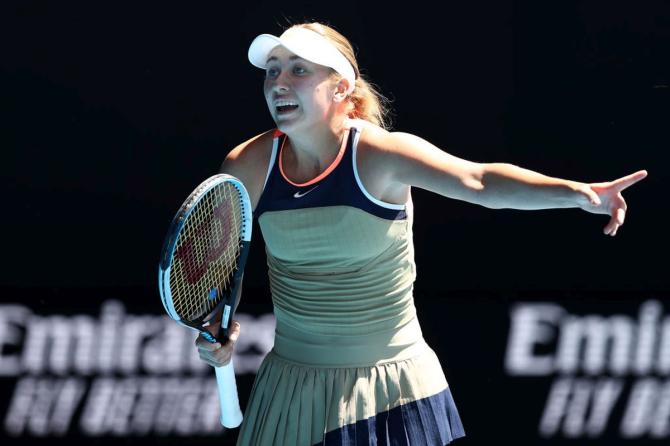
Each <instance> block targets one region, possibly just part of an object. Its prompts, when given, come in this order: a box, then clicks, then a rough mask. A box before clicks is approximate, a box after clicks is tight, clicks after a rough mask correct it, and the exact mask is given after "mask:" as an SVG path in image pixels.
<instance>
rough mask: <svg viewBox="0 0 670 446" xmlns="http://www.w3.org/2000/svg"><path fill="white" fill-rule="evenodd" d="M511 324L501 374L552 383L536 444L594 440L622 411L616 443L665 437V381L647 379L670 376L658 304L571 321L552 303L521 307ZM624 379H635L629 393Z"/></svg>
mask: <svg viewBox="0 0 670 446" xmlns="http://www.w3.org/2000/svg"><path fill="white" fill-rule="evenodd" d="M510 320H511V324H510V333H509V338H508V343H507V350H506V353H505V369H506V371H507V373H508V374H509V375H511V376H515V377H524V376H533V377H537V376H552V375H558V376H557V377H556V378H555V380H554V382H553V384H552V386H551V389H550V390H549V394H548V397H547V401H546V404H545V407H544V411H543V412H542V416H541V419H540V424H539V433H540V435H541V436H543V437H552V436H556V435H562V436H564V437H566V438H579V437H590V438H596V437H599V436H601V435H602V434H603V433H604V432H605V430H606V429H607V427H608V425H609V423H610V419H611V417H612V414H613V411H614V408H615V406H616V405H617V404H621V406H622V407H623V408H624V409H625V410H624V413H623V417H622V419H621V422H620V432H621V435H622V437H624V438H641V437H644V436H648V437H649V438H652V439H661V438H668V437H670V380H666V381H662V380H660V379H658V378H657V377H650V375H661V376H667V375H668V374H670V316H666V317H663V307H662V305H661V303H660V302H659V301H656V300H649V301H646V302H643V303H642V304H641V306H640V308H639V311H638V314H637V317H632V316H629V315H625V314H616V315H610V316H603V315H598V314H588V315H574V314H569V313H568V312H567V311H566V310H565V309H564V308H563V307H561V306H560V305H558V304H557V303H553V302H538V303H519V304H516V305H515V306H514V307H513V308H512V310H511V318H510ZM625 376H630V377H637V379H635V380H632V384H631V385H630V386H628V385H627V382H626V381H625V380H624V377H625ZM629 382H631V381H630V380H629ZM629 387H630V391H628V388H629Z"/></svg>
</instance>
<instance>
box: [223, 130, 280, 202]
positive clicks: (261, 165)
mask: <svg viewBox="0 0 670 446" xmlns="http://www.w3.org/2000/svg"><path fill="white" fill-rule="evenodd" d="M273 139H274V129H272V130H268V131H266V132H263V133H261V134H259V135H256V136H254V137H253V138H250V139H248V140H247V141H244V142H243V143H241V144H239V145H238V146H236V147H235V148H234V149H233V150H231V151H230V152H229V153H228V155H227V156H226V158H225V159H224V161H223V163H222V164H221V169H220V172H221V173H226V174H228V175H232V176H234V177H236V178H238V179H239V180H240V181H242V183H243V184H244V186H245V187H246V188H247V190H248V191H249V195H250V198H251V201H252V205H253V206H254V207H255V206H256V203H257V202H258V199H259V198H260V195H261V193H262V192H263V183H264V182H265V175H266V173H267V169H268V164H269V162H270V156H271V154H272V143H273Z"/></svg>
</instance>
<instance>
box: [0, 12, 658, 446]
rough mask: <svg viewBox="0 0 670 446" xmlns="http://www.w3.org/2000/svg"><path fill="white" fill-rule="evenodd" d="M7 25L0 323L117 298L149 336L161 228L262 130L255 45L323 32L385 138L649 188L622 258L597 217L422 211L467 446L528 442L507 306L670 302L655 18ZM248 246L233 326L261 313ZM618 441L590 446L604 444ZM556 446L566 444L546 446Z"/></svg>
mask: <svg viewBox="0 0 670 446" xmlns="http://www.w3.org/2000/svg"><path fill="white" fill-rule="evenodd" d="M0 8H1V9H0V41H2V44H1V46H0V86H1V87H0V113H2V116H1V117H2V119H1V120H0V147H2V151H3V153H4V154H5V158H4V162H3V163H2V168H1V169H0V172H1V173H0V175H1V178H2V180H1V181H2V183H1V184H2V188H3V191H4V193H3V197H4V199H5V211H4V212H3V218H2V220H1V221H2V227H1V230H2V233H3V235H4V237H3V239H2V240H3V244H2V245H3V246H2V251H3V254H4V256H3V263H2V268H1V269H0V291H1V292H2V296H0V298H1V299H2V301H3V302H18V301H20V302H21V303H22V304H25V305H28V306H30V307H31V308H32V309H33V310H34V311H35V312H37V313H49V312H50V311H59V312H61V313H63V312H64V313H67V312H73V313H74V312H77V311H79V309H81V308H83V309H84V310H87V309H90V307H91V304H90V302H87V301H86V296H87V295H97V296H109V295H115V296H117V297H118V296H125V299H126V301H127V305H128V307H129V308H131V309H133V310H134V311H148V312H154V313H156V314H158V313H160V312H161V311H162V309H161V307H160V304H159V300H158V299H159V298H158V292H157V290H156V276H157V260H158V254H159V251H160V248H161V244H162V240H163V236H164V235H165V231H166V230H167V227H168V225H169V222H170V220H171V218H172V215H173V213H174V212H175V211H176V209H177V208H178V207H179V205H180V204H181V202H182V201H183V199H184V198H185V197H186V195H188V193H189V192H190V191H191V189H193V187H194V186H196V185H197V184H198V183H199V182H200V181H201V180H203V179H204V178H206V177H208V176H210V175H212V174H214V173H216V172H217V169H218V167H219V165H220V163H221V161H222V160H223V158H224V157H225V155H226V154H227V152H228V151H229V150H230V149H231V148H232V147H234V146H235V145H237V144H239V143H240V142H242V141H244V140H246V139H248V138H250V137H251V136H254V135H256V134H258V133H261V132H263V131H265V130H267V129H269V128H271V127H272V126H273V123H272V120H271V118H270V115H269V113H268V111H267V109H266V106H265V102H264V99H263V95H262V85H261V84H262V76H263V73H262V71H261V70H258V69H256V68H254V67H253V66H251V65H250V64H249V63H248V62H247V59H246V52H247V49H248V45H249V43H250V42H251V40H252V39H253V38H254V37H255V36H256V35H258V34H260V33H272V34H275V35H278V34H279V33H281V31H282V29H283V28H284V27H285V26H286V25H287V24H288V23H294V22H303V21H312V20H317V21H321V22H325V23H328V24H331V25H332V26H334V27H335V28H336V29H338V30H339V31H340V32H342V33H343V34H344V35H345V36H347V37H348V38H349V39H350V40H351V41H352V43H353V44H354V46H355V48H356V49H357V53H358V60H359V65H360V67H361V68H362V71H363V73H364V74H366V75H367V76H368V77H369V78H370V79H371V80H372V81H373V82H374V83H375V84H377V85H378V86H379V87H380V89H381V91H382V92H383V93H384V94H385V95H386V96H387V97H389V98H390V99H391V100H392V105H393V108H394V111H395V113H394V120H393V121H394V129H396V130H398V131H405V132H410V133H414V134H417V135H419V136H421V137H423V138H425V139H427V140H429V141H431V142H432V143H434V144H435V145H437V146H439V147H441V148H443V149H444V150H446V151H448V152H450V153H452V154H454V155H457V156H460V157H463V158H466V159H470V160H473V161H480V162H493V161H496V162H498V161H500V162H510V163H513V164H517V165H520V166H523V167H527V168H530V169H533V170H537V171H540V172H542V173H545V174H548V175H552V176H558V177H563V178H569V179H573V180H579V181H585V182H596V181H606V180H612V179H615V178H618V177H620V176H623V175H626V174H629V173H632V172H633V171H636V170H638V169H643V168H644V169H647V170H648V171H649V177H648V178H647V179H646V180H644V181H643V182H641V183H639V184H637V185H636V186H634V187H632V188H631V189H629V190H627V191H626V192H625V193H624V195H625V197H626V199H627V202H628V205H629V212H628V214H627V219H626V224H625V225H624V226H623V227H622V228H621V229H620V230H619V233H618V235H617V236H616V237H614V238H611V237H608V236H604V235H603V234H602V228H603V227H604V225H605V224H606V223H607V217H605V216H602V215H591V214H586V213H584V212H582V211H579V210H576V209H571V210H547V211H537V212H524V211H514V210H495V211H494V210H489V209H485V208H480V207H476V206H473V205H470V204H467V203H462V202H457V201H454V200H448V199H443V198H440V197H438V196H436V195H434V194H431V193H428V192H424V191H421V190H415V191H414V194H413V196H414V201H415V208H416V210H415V216H416V218H415V226H414V231H415V243H416V261H417V266H418V273H419V276H418V280H417V282H416V287H415V291H416V292H415V295H416V304H417V307H418V310H419V312H420V316H421V317H422V321H423V323H424V331H425V333H426V337H427V338H428V340H429V342H430V343H431V345H433V346H434V348H435V350H436V351H438V353H439V355H440V357H441V359H442V360H443V364H444V365H445V371H446V373H447V377H448V379H449V380H450V383H451V384H452V391H453V393H454V396H455V398H456V401H457V403H458V405H459V408H460V410H461V414H462V416H463V418H464V421H465V424H466V430H467V431H468V435H469V436H468V438H467V439H465V440H461V441H463V444H468V443H469V444H491V442H493V441H494V440H499V439H500V438H501V435H503V436H506V435H510V434H511V433H512V432H513V434H514V435H517V436H519V437H521V438H525V439H527V440H530V441H532V442H539V441H540V440H537V438H536V437H537V424H538V422H537V419H538V418H539V414H538V413H537V410H535V411H533V410H530V409H529V410H526V411H523V410H520V411H519V412H518V413H516V412H515V411H510V410H509V405H510V404H512V402H513V401H518V400H517V399H518V398H527V399H526V400H521V401H524V403H521V405H524V404H526V403H529V402H531V403H532V401H534V400H533V398H534V395H532V392H529V394H527V395H525V396H523V397H521V396H519V395H518V394H516V393H515V392H516V391H515V390H514V389H513V388H510V387H509V383H508V382H506V381H505V380H506V379H507V378H505V376H504V375H503V372H502V359H501V358H502V355H503V350H504V348H505V331H506V329H507V325H508V319H507V316H508V307H509V305H510V304H511V303H513V302H515V301H519V300H524V301H527V300H554V301H557V302H561V303H562V304H564V305H566V306H568V307H569V308H571V309H572V310H573V311H576V312H589V311H600V312H604V313H611V312H614V311H615V309H618V308H620V307H625V306H626V305H629V307H627V308H631V309H633V310H631V311H633V312H634V311H635V309H636V308H637V305H638V304H639V302H641V301H642V300H644V299H648V298H652V297H653V298H656V299H660V300H662V301H667V296H668V291H669V290H670V281H669V278H668V274H667V263H666V258H667V254H666V253H667V248H668V239H669V238H668V235H667V232H666V231H667V229H666V228H667V221H668V210H667V205H666V203H665V202H664V201H663V198H662V197H663V196H665V195H664V193H665V191H666V190H667V188H666V186H665V184H666V178H667V173H666V170H665V165H666V163H667V161H668V153H667V149H668V148H669V147H670V146H669V142H670V138H669V136H668V123H670V57H669V55H670V4H669V3H668V2H665V1H660V0H656V1H644V2H642V1H641V2H636V3H634V2H609V1H561V2H533V1H507V0H505V1H472V2H435V3H429V2H421V1H413V2H403V3H398V4H393V5H392V4H391V3H387V2H379V3H373V2H356V1H350V2H341V3H335V2H324V3H319V4H318V5H317V4H312V3H310V2H299V1H290V2H276V1H275V2H254V1H251V2H241V3H225V4H224V3H223V2H192V3H188V4H187V3H178V4H176V3H175V4H172V3H159V2H156V3H146V2H133V3H100V2H83V1H73V2H51V3H46V2H45V3H40V2H10V3H3V5H2V6H0ZM254 229H255V233H254V236H255V243H254V244H253V245H252V253H251V257H250V260H249V264H248V267H247V271H246V275H245V289H246V295H245V301H244V303H243V304H242V305H243V306H244V305H245V304H246V305H248V309H250V311H251V312H264V311H270V310H271V303H270V300H269V294H268V291H267V279H266V277H265V274H266V272H265V263H264V262H265V259H264V254H263V245H262V242H261V236H260V231H258V227H257V226H256V227H255V228H254ZM610 304H612V305H613V306H612V307H608V305H610ZM243 306H242V307H241V310H244V307H243ZM545 387H546V386H545ZM530 388H531V389H532V387H530ZM520 391H521V392H527V391H528V390H527V389H526V390H524V389H521V390H520ZM244 392H245V391H244V390H242V394H243V396H244ZM545 393H546V392H545ZM537 399H538V401H539V402H537V404H536V406H538V407H539V410H541V408H542V404H543V399H544V396H543V395H540V396H539V397H537ZM514 404H517V403H514ZM530 405H532V404H530ZM524 416H525V417H526V418H524ZM607 435H609V436H606V437H603V438H602V439H601V440H602V441H603V442H604V443H602V444H614V442H616V441H617V437H616V431H614V432H611V433H608V434H607ZM128 441H130V440H128ZM194 441H195V440H194ZM552 442H554V443H555V444H559V443H560V442H561V440H560V439H553V440H543V444H552ZM561 444H562V443H561Z"/></svg>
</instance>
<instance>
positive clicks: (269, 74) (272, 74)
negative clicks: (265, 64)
mask: <svg viewBox="0 0 670 446" xmlns="http://www.w3.org/2000/svg"><path fill="white" fill-rule="evenodd" d="M277 75H279V70H278V69H277V68H268V69H267V71H266V72H265V77H269V78H275V77H277Z"/></svg>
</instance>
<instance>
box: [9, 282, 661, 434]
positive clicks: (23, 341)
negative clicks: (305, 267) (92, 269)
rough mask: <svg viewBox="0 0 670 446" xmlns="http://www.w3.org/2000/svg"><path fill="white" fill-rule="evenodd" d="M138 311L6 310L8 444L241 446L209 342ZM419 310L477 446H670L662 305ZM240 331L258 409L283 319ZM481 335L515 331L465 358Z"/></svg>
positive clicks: (266, 318)
mask: <svg viewBox="0 0 670 446" xmlns="http://www.w3.org/2000/svg"><path fill="white" fill-rule="evenodd" d="M13 292H14V293H16V290H14V291H13ZM83 294H86V293H82V292H81V291H79V292H77V293H75V295H76V296H77V298H78V299H82V296H83ZM91 294H93V293H91ZM28 295H30V293H28ZM3 297H5V298H7V297H10V296H8V295H7V294H5V295H4V296H3ZM15 297H18V296H15ZM132 297H133V296H125V299H124V296H119V298H118V299H111V298H109V299H102V300H99V301H97V305H96V306H92V305H84V306H81V308H82V310H81V311H78V312H74V311H72V308H70V309H68V311H67V312H66V311H55V310H51V311H44V310H42V311H40V309H39V308H40V306H39V305H38V306H37V307H33V306H31V305H30V304H25V303H21V300H20V299H18V298H17V299H16V300H14V301H11V300H5V301H4V302H3V303H1V304H0V376H1V378H0V383H1V386H2V387H1V389H0V390H1V392H2V399H1V401H2V404H1V405H0V415H1V417H2V436H3V437H5V440H3V443H4V442H11V443H14V444H19V443H21V442H24V441H26V440H31V441H32V440H37V439H43V440H44V441H47V440H48V439H54V440H55V439H58V441H62V440H63V439H68V441H69V442H72V443H81V444H85V443H87V442H89V441H90V439H91V438H97V439H98V441H103V442H104V441H106V440H109V441H112V440H113V439H118V438H120V437H123V438H129V439H131V440H132V439H133V438H134V439H139V438H149V437H160V438H163V439H164V441H168V442H169V441H175V442H178V441H179V439H180V438H182V439H184V438H188V441H189V442H190V443H192V444H199V443H202V444H208V442H210V441H214V440H216V441H217V444H234V442H235V439H236V434H237V430H235V429H234V430H230V431H226V430H225V429H224V428H222V427H221V425H220V424H219V406H218V400H217V398H218V397H217V393H216V390H215V385H216V383H215V379H214V377H213V373H212V369H211V367H210V366H208V365H206V364H204V363H203V362H202V361H200V359H199V358H198V357H197V352H196V349H195V347H194V339H195V333H194V332H193V331H192V330H189V329H186V328H184V327H181V326H179V325H178V324H176V323H174V321H172V320H170V319H169V318H168V317H167V316H165V315H163V314H162V313H161V312H160V302H159V301H158V300H156V301H155V302H154V303H155V305H154V306H153V307H154V308H153V310H155V311H146V310H144V311H135V310H133V308H134V305H133V302H134V301H136V300H137V299H133V298H132ZM587 297H588V296H587ZM30 300H32V299H30ZM71 302H72V301H71ZM468 302H470V303H468ZM73 306H74V307H76V305H73ZM417 306H418V308H419V317H420V319H421V320H422V322H423V324H422V325H423V327H424V332H425V333H424V334H425V336H426V338H427V339H428V341H429V344H430V345H431V347H433V349H435V350H436V351H438V354H439V356H440V358H441V360H442V361H443V365H444V368H445V373H447V376H448V377H449V382H450V385H451V386H452V389H453V392H454V395H455V397H456V400H457V404H458V406H459V410H461V412H462V413H461V415H462V418H463V420H464V423H465V427H466V432H467V434H468V436H467V438H465V439H463V440H459V441H462V442H463V444H467V443H468V442H470V444H483V443H484V442H488V441H493V440H494V439H495V436H496V434H495V433H494V432H492V430H496V429H501V428H502V427H503V426H510V425H514V426H515V430H516V434H515V435H516V436H517V437H519V438H522V439H525V440H531V441H532V444H575V443H574V442H575V441H576V440H579V441H586V440H588V441H590V442H595V443H600V444H629V443H630V442H631V441H646V442H649V443H650V444H666V443H667V441H668V440H670V380H669V379H668V375H669V374H670V316H669V315H668V308H667V305H664V302H663V301H662V300H661V299H658V298H650V299H646V300H639V301H635V300H630V299H629V300H624V301H619V302H617V303H613V304H611V305H607V304H603V303H602V302H601V301H594V300H589V299H585V301H584V303H583V304H582V305H580V304H578V303H576V301H575V299H574V298H571V299H567V300H560V299H554V300H539V299H534V300H532V301H531V300H529V301H524V300H518V301H515V300H505V298H504V296H500V301H499V302H497V303H495V304H494V305H491V306H490V307H489V309H485V307H484V306H483V304H482V301H481V300H479V299H478V298H477V296H476V295H474V294H473V295H472V296H471V297H470V298H468V299H462V298H459V299H456V300H455V301H453V302H451V301H450V299H448V298H446V299H437V300H436V299H433V300H428V301H426V302H425V303H424V304H423V305H422V303H421V302H417ZM149 307H151V306H149ZM580 307H583V308H582V309H580ZM145 308H146V306H145ZM594 308H599V310H598V311H593V310H594ZM491 310H492V311H491ZM445 315H446V317H444V316H445ZM237 319H238V320H239V321H240V323H241V324H242V330H243V331H242V335H241V336H240V338H239V341H238V343H237V351H236V358H235V364H236V374H237V376H238V384H239V386H240V397H241V399H242V405H243V407H244V406H245V403H246V398H248V396H249V392H250V391H251V385H252V382H253V378H254V375H255V373H256V371H257V370H258V367H259V365H260V362H261V361H262V358H263V356H264V355H265V353H267V352H268V351H269V350H270V349H271V348H272V344H273V334H274V325H275V322H274V317H273V316H272V314H271V312H257V313H255V314H252V313H245V312H244V311H243V310H242V312H241V313H239V314H237ZM444 321H446V322H447V323H446V324H445V323H444ZM456 321H460V322H461V323H463V324H464V326H466V325H467V326H469V327H470V328H465V329H464V328H462V327H461V326H460V325H459V324H458V323H457V322H456ZM473 324H474V325H473ZM479 324H482V325H486V326H488V327H490V328H491V330H494V329H496V327H501V331H500V333H496V332H494V331H489V332H488V333H486V337H488V338H489V341H486V337H484V338H482V339H483V341H482V342H484V343H485V344H482V345H486V347H485V350H486V351H482V352H477V350H478V349H479V348H480V347H479V346H478V343H477V340H476V339H474V338H473V339H472V343H470V344H468V349H469V352H468V353H463V352H461V351H459V348H458V347H456V348H455V347H454V346H455V345H459V344H461V342H462V341H460V340H458V337H456V336H455V335H456V332H457V331H463V330H465V333H469V336H472V334H474V333H475V332H476V331H477V330H478V325H479ZM491 339H496V341H495V342H490V340H491ZM436 340H437V341H436ZM494 346H495V347H496V349H495V350H494V349H492V348H491V347H494ZM473 355H478V356H480V358H479V359H472V357H473ZM473 369H477V370H476V371H473Z"/></svg>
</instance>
